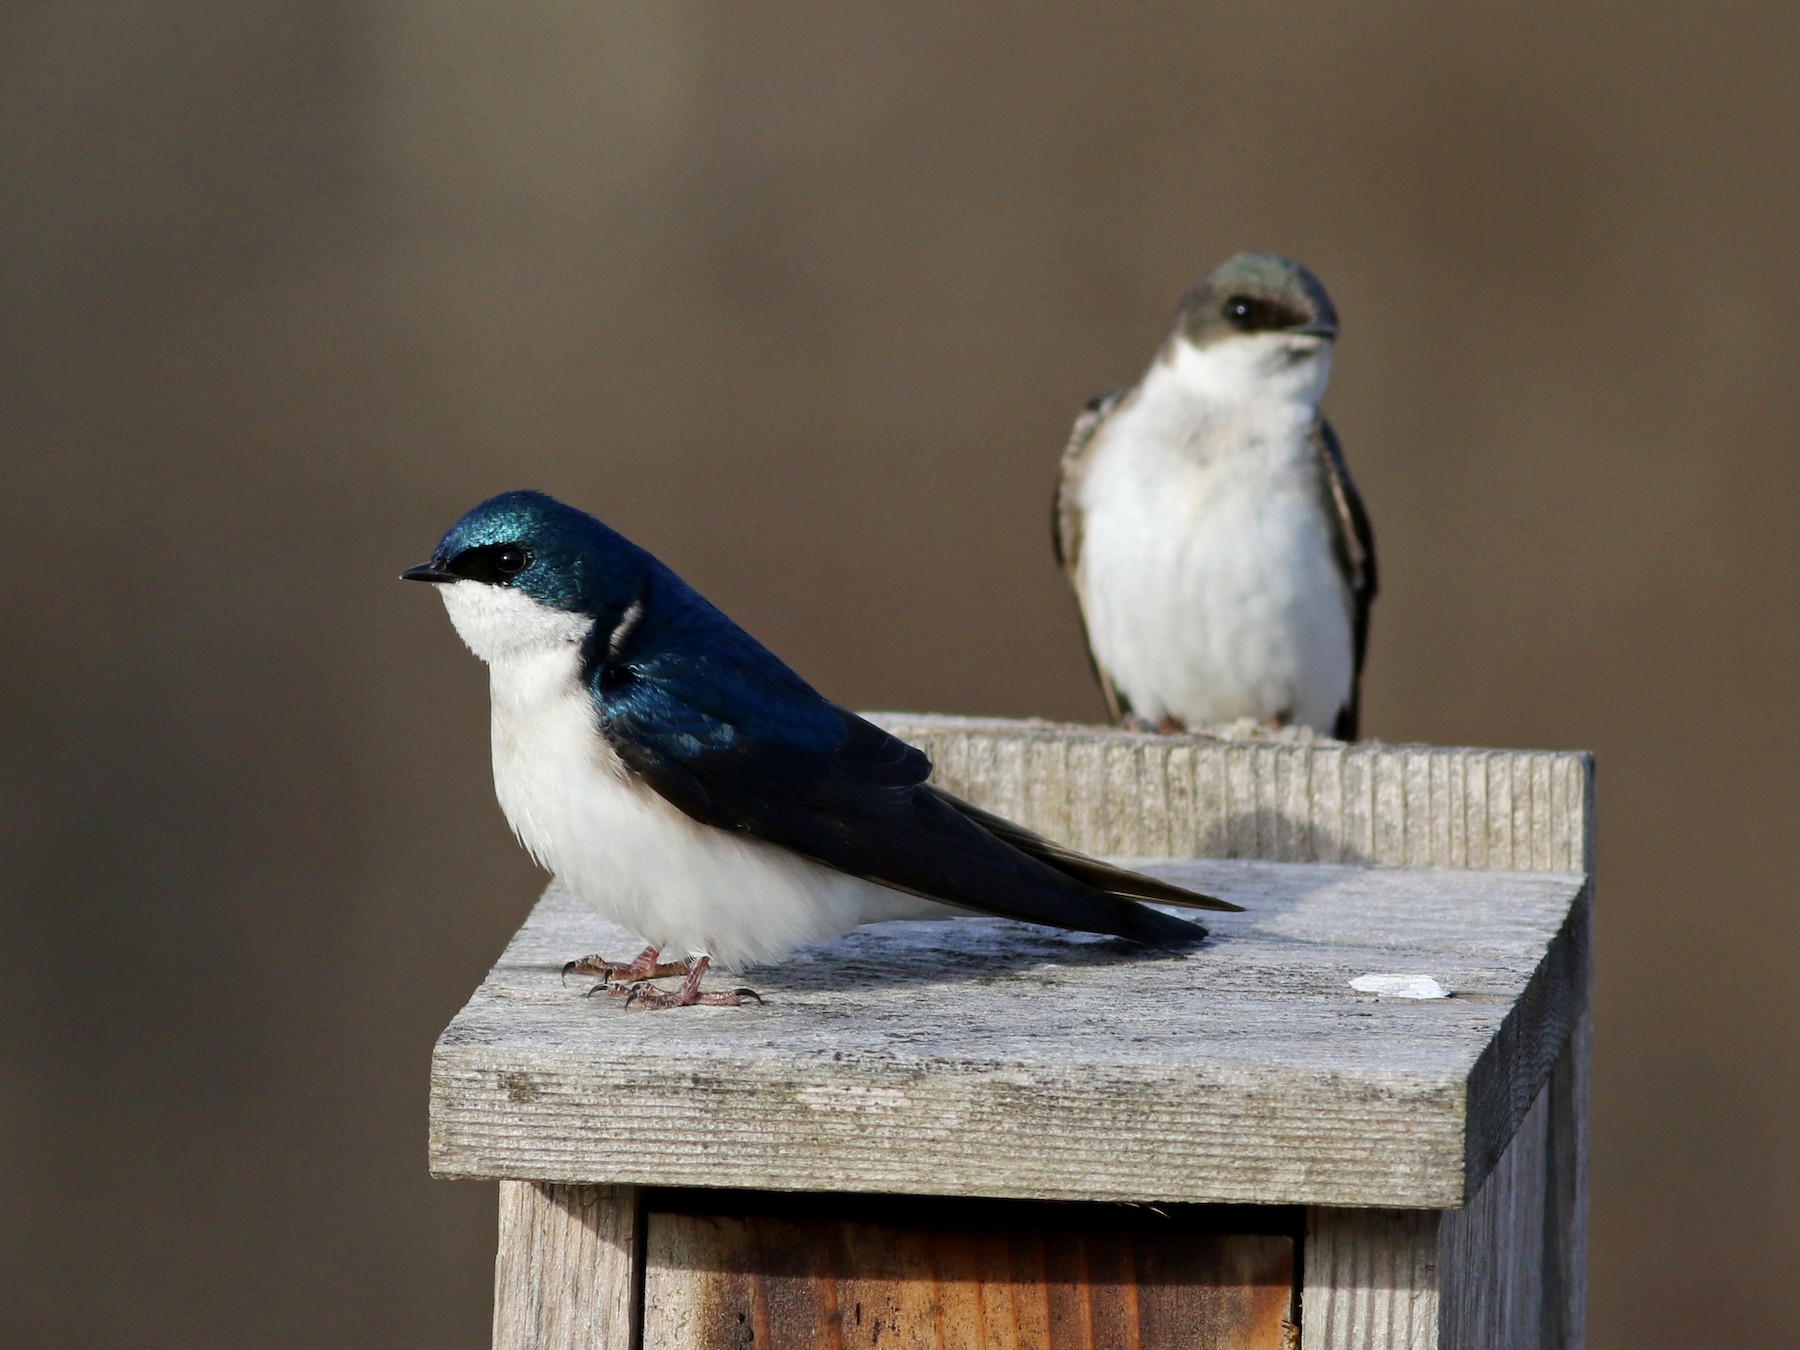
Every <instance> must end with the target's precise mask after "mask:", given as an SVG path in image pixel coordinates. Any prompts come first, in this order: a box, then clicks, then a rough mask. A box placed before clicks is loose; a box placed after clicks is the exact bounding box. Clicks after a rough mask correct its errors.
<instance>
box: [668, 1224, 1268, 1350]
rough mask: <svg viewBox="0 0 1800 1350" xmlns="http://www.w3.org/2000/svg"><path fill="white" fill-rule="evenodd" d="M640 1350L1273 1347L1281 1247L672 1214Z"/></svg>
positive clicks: (1253, 1241) (1173, 1237)
mask: <svg viewBox="0 0 1800 1350" xmlns="http://www.w3.org/2000/svg"><path fill="white" fill-rule="evenodd" d="M647 1233H648V1236H647V1240H646V1268H645V1294H644V1303H645V1309H646V1312H645V1321H644V1339H643V1344H644V1350H713V1348H714V1347H717V1350H739V1348H740V1347H742V1346H744V1345H761V1346H776V1347H780V1346H789V1345H792V1346H802V1345H807V1346H810V1345H829V1346H834V1347H841V1350H876V1347H880V1350H1074V1348H1076V1347H1079V1348H1080V1350H1095V1348H1096V1347H1102V1346H1105V1347H1112V1346H1136V1347H1138V1348H1139V1350H1175V1347H1184V1348H1185V1347H1188V1346H1195V1345H1204V1346H1208V1347H1216V1348H1217V1350H1286V1338H1285V1331H1284V1329H1285V1328H1286V1327H1287V1326H1288V1325H1289V1318H1290V1317H1291V1316H1292V1311H1293V1309H1292V1302H1293V1278H1294V1243H1293V1239H1292V1238H1290V1237H1283V1236H1276V1235H1266V1234H1256V1235H1220V1234H1213V1233H1186V1232H1183V1233H1158V1234H1147V1233H1135V1232H1132V1231H1130V1230H1123V1231H1121V1230H1116V1229H1105V1228H1102V1229H1098V1230H1095V1231H1082V1230H1081V1229H1079V1228H1076V1227H1017V1226H995V1227H987V1228H980V1227H965V1226H959V1225H951V1226H944V1227H938V1226H904V1225H895V1224H888V1223H883V1222H880V1221H879V1220H872V1221H866V1222H865V1221H852V1220H845V1219H839V1218H828V1217H809V1218H799V1219H796V1218H785V1217H771V1216H768V1215H737V1214H730V1213H723V1214H699V1215H696V1214H670V1213H658V1212H656V1211H654V1210H653V1211H652V1212H651V1214H650V1215H649V1219H648V1224H647Z"/></svg>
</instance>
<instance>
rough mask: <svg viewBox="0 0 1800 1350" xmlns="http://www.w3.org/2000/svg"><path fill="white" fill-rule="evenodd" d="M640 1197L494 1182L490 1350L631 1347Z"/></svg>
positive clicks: (615, 1189) (625, 1189)
mask: <svg viewBox="0 0 1800 1350" xmlns="http://www.w3.org/2000/svg"><path fill="white" fill-rule="evenodd" d="M638 1201H639V1192H638V1190H637V1188H636V1187H632V1186H556V1185H548V1184H543V1183H538V1182H530V1181H503V1182H501V1183H500V1245H499V1250H498V1252H497V1254H496V1256H495V1259H494V1346H495V1350H628V1347H633V1346H635V1345H636V1344H637V1340H636V1337H637V1327H638V1309H637V1306H636V1299H635V1293H636V1283H637V1282H636V1278H635V1262H636V1260H637V1257H638V1245H637V1244H638Z"/></svg>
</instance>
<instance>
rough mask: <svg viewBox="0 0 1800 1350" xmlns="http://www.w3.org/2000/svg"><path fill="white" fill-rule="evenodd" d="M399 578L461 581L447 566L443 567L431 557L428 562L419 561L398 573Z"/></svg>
mask: <svg viewBox="0 0 1800 1350" xmlns="http://www.w3.org/2000/svg"><path fill="white" fill-rule="evenodd" d="M400 580H402V581H436V582H439V583H442V582H446V581H461V580H462V578H461V577H459V576H457V575H456V573H454V572H452V571H451V570H450V569H449V568H447V567H445V566H444V564H443V563H442V562H440V561H439V560H438V559H436V558H433V559H432V560H431V561H430V562H428V563H420V564H419V565H418V566H417V567H409V568H407V569H406V570H405V571H404V572H402V573H401V574H400Z"/></svg>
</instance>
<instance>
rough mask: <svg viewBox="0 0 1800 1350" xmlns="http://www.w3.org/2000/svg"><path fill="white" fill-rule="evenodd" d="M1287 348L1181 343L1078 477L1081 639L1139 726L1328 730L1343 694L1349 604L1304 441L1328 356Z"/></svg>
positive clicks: (1349, 663)
mask: <svg viewBox="0 0 1800 1350" xmlns="http://www.w3.org/2000/svg"><path fill="white" fill-rule="evenodd" d="M1283 341H1291V340H1289V339H1282V338H1280V337H1277V336H1274V335H1271V336H1270V337H1267V338H1262V337H1259V338H1237V339H1230V340H1228V341H1226V342H1223V343H1219V344H1216V345H1215V346H1210V347H1207V348H1204V349H1199V350H1196V349H1195V348H1193V347H1192V346H1190V345H1189V344H1187V343H1185V342H1182V343H1178V344H1177V349H1176V351H1175V353H1174V355H1173V357H1172V359H1169V360H1165V361H1161V362H1159V363H1158V364H1157V365H1156V366H1155V367H1153V368H1152V370H1151V371H1150V373H1149V374H1148V375H1147V376H1146V377H1145V379H1144V383H1143V385H1142V387H1141V388H1140V389H1139V391H1138V394H1137V396H1136V397H1135V398H1134V399H1133V400H1132V401H1131V402H1130V403H1129V404H1127V405H1126V406H1125V407H1124V408H1122V409H1121V410H1120V412H1119V413H1118V414H1116V415H1115V416H1114V418H1113V419H1112V421H1111V422H1109V423H1108V424H1107V426H1106V427H1105V428H1103V429H1102V432H1101V439H1100V440H1099V441H1098V442H1097V443H1096V445H1095V447H1094V450H1093V455H1094V458H1093V462H1092V465H1091V467H1090V468H1089V470H1088V472H1087V474H1086V475H1085V477H1084V479H1083V481H1082V483H1081V487H1080V493H1081V505H1082V507H1083V509H1084V515H1083V522H1082V545H1081V555H1080V564H1079V572H1078V575H1077V578H1076V587H1077V591H1078V593H1079V595H1080V599H1081V605H1082V613H1083V617H1084V619H1085V620H1086V622H1087V627H1088V635H1089V640H1090V642H1091V643H1092V645H1093V648H1094V654H1095V656H1096V658H1097V659H1098V660H1099V662H1100V664H1101V666H1102V667H1103V668H1104V669H1105V670H1106V671H1107V672H1108V673H1109V674H1110V675H1111V677H1112V678H1113V680H1114V681H1115V683H1117V685H1118V686H1119V689H1120V690H1121V692H1123V694H1124V695H1125V697H1126V698H1127V699H1128V700H1129V701H1130V703H1131V706H1132V709H1133V710H1134V711H1135V712H1136V713H1138V714H1139V715H1140V716H1142V717H1145V718H1148V719H1149V720H1151V721H1160V720H1162V719H1163V718H1165V717H1173V718H1175V719H1177V720H1179V721H1181V722H1182V723H1184V724H1186V725H1190V726H1197V725H1204V724H1208V723H1217V722H1225V721H1231V720H1233V719H1235V718H1239V717H1253V718H1256V719H1258V720H1260V721H1272V720H1275V719H1277V718H1285V719H1286V720H1288V721H1291V722H1297V723H1301V724H1304V725H1306V726H1309V727H1312V728H1313V729H1314V730H1317V731H1321V732H1327V733H1329V732H1330V730H1331V728H1332V724H1333V722H1334V721H1335V719H1336V717H1337V714H1338V711H1339V710H1340V709H1341V708H1342V707H1343V706H1344V704H1345V702H1346V701H1347V700H1348V698H1349V696H1350V689H1351V681H1352V678H1353V655H1352V646H1351V644H1352V634H1351V597H1350V594H1349V590H1348V587H1347V586H1346V585H1345V582H1344V580H1343V578H1342V576H1341V575H1340V573H1339V570H1338V567H1337V563H1336V560H1335V558H1334V556H1333V553H1332V537H1331V531H1330V525H1329V521H1328V520H1327V517H1326V515H1325V511H1324V508H1323V505H1322V497H1321V492H1320V481H1319V478H1318V473H1319V470H1318V466H1317V463H1316V461H1315V459H1314V456H1313V452H1312V448H1311V445H1310V443H1309V437H1310V434H1311V430H1312V425H1313V419H1314V417H1315V416H1316V411H1315V410H1316V406H1317V397H1318V391H1319V389H1320V388H1321V387H1322V385H1323V378H1324V374H1323V366H1324V362H1325V361H1326V359H1328V358H1327V356H1326V354H1325V352H1324V351H1319V352H1318V354H1317V355H1316V356H1314V357H1311V358H1309V359H1307V360H1302V361H1295V360H1293V359H1292V357H1291V355H1290V353H1288V352H1285V351H1283V350H1282V349H1281V348H1280V347H1279V346H1278V345H1277V344H1279V343H1281V342H1283ZM1259 344H1260V345H1259Z"/></svg>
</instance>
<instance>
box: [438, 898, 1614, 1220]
mask: <svg viewBox="0 0 1800 1350" xmlns="http://www.w3.org/2000/svg"><path fill="white" fill-rule="evenodd" d="M1158 870H1160V871H1162V872H1163V873H1164V874H1165V875H1169V876H1172V877H1176V878H1178V879H1182V880H1185V881H1187V882H1188V883H1189V884H1193V885H1197V886H1200V887H1202V888H1205V889H1209V890H1213V891H1215V892H1216V893H1219V894H1223V895H1225V896H1227V897H1229V898H1233V899H1236V900H1238V901H1240V902H1242V903H1243V904H1245V905H1246V906H1247V907H1248V912H1246V913H1244V914H1241V915H1240V914H1226V915H1216V916H1208V922H1209V923H1213V924H1214V928H1215V934H1216V937H1215V940H1214V941H1213V942H1211V943H1209V944H1208V945H1207V946H1205V947H1203V948H1201V949H1199V950H1198V951H1194V952H1191V953H1184V954H1145V953H1142V952H1136V951H1133V950H1131V949H1129V948H1126V947H1124V946H1122V945H1121V944H1118V943H1115V942H1113V941H1111V940H1108V939H1098V938H1085V937H1079V936H1071V935H1067V934H1061V933H1055V932H1050V931H1047V930H1042V929H1035V928H1030V927H1027V926H1025V925H1019V924H1010V923H1006V922H1003V921H999V920H959V921H954V922H948V923H939V924H890V925H876V926H873V927H870V928H867V929H864V930H862V931H860V932H858V933H856V934H853V935H851V936H850V937H848V938H845V939H843V940H841V941H839V942H836V943H831V944H827V945H824V946H820V947H817V948H812V949H808V950H807V951H804V952H801V953H798V954H796V955H795V956H794V957H792V958H790V959H788V960H787V961H785V962H783V963H780V964H778V965H776V966H772V967H769V968H767V969H763V970H757V971H753V972H750V973H749V974H748V976H747V978H748V979H749V981H750V982H751V983H753V984H754V985H755V986H756V987H758V988H759V989H761V990H762V991H763V993H764V994H765V995H766V996H767V997H768V999H769V1002H768V1004H767V1005H766V1006H765V1007H762V1008H737V1009H719V1010H714V1009H694V1010H690V1011H684V1012H682V1013H680V1014H645V1013H641V1012H635V1011H630V1010H627V1009H624V1008H622V1007H620V1006H618V1005H617V1003H616V1002H615V1001H614V1000H611V999H607V998H604V997H602V998H595V999H587V998H583V997H582V994H581V990H580V989H579V988H565V987H564V986H563V985H562V983H561V980H560V976H559V972H560V969H561V966H562V963H563V962H564V961H566V960H568V959H569V957H570V956H571V955H578V954H582V953H585V952H588V951H593V950H611V949H617V950H619V951H620V952H622V953H623V952H626V951H628V950H630V949H632V948H633V947H634V945H635V944H634V942H633V940H632V939H631V938H630V937H629V936H628V935H625V934H623V933H620V932H618V931H616V930H613V931H608V930H607V929H606V928H605V927H604V926H603V925H601V924H599V923H598V922H597V921H596V920H595V919H594V917H593V916H592V914H591V913H590V912H589V911H587V910H586V909H585V908H583V907H582V906H580V905H579V904H577V903H575V902H573V901H571V900H569V899H568V898H566V897H563V896H561V895H560V894H558V893H555V892H553V893H552V894H551V895H550V896H548V897H547V898H546V899H545V900H544V901H543V902H542V903H541V904H540V905H539V907H538V909H537V910H536V912H535V913H534V914H533V916H532V918H531V920H530V921H529V922H528V923H527V924H526V925H525V927H524V928H523V929H522V930H521V931H520V933H519V935H518V936H517V938H516V939H515V940H514V942H513V944H512V946H511V947H510V948H509V950H508V952H507V954H506V955H505V957H503V958H502V960H501V961H500V963H499V964H498V965H497V966H496V967H495V969H494V971H493V973H492V974H491V976H490V977H489V979H488V981H487V982H486V983H485V984H484V985H483V986H482V988H481V990H480V991H478V993H477V994H476V996H475V998H474V999H473V1000H472V1001H471V1003H470V1005H469V1006H468V1008H466V1009H465V1010H464V1011H463V1013H462V1014H461V1015H459V1016H458V1018H457V1019H456V1021H455V1022H454V1023H453V1024H452V1026H451V1027H450V1029H449V1030H448V1031H447V1032H446V1033H445V1035H444V1037H443V1039H442V1040H441V1041H440V1043H439V1046H438V1050H437V1053H436V1056H435V1060H434V1076H433V1094H432V1155H431V1156H432V1165H433V1168H434V1170H436V1171H437V1172H438V1173H439V1174H440V1175H446V1176H485V1177H531V1178H548V1179H556V1180H561V1181H571V1182H633V1183H642V1184H656V1185H701V1186H741V1187H749V1188H756V1189H789V1190H836V1191H889V1192H903V1193H915V1194H944V1195H988V1196H1020V1197H1042V1198H1057V1199H1070V1200H1118V1199H1125V1200H1152V1201H1154V1200H1165V1201H1253V1202H1259V1203H1306V1204H1343V1205H1369V1204H1385V1205H1407V1206H1414V1205H1417V1206H1450V1205H1456V1204H1460V1203H1462V1201H1463V1200H1464V1198H1465V1196H1466V1195H1468V1194H1469V1193H1470V1192H1471V1191H1472V1190H1473V1188H1474V1187H1475V1186H1476V1185H1478V1184H1479V1183H1480V1181H1481V1179H1482V1177H1483V1176H1484V1175H1485V1173H1486V1170H1487V1169H1488V1168H1489V1167H1491V1166H1492V1163H1493V1159H1494V1157H1495V1156H1497V1154H1498V1151H1499V1143H1500V1142H1502V1141H1503V1140H1504V1139H1505V1138H1506V1137H1508V1136H1509V1135H1510V1133H1511V1130H1512V1127H1513V1126H1514V1125H1516V1123H1517V1120H1518V1118H1519V1117H1520V1116H1522V1115H1523V1113H1524V1110H1525V1108H1526V1107H1527V1106H1528V1105H1529V1104H1530V1101H1531V1098H1532V1096H1533V1095H1534V1092H1533V1081H1532V1080H1533V1079H1534V1078H1535V1079H1536V1080H1537V1082H1538V1083H1539V1084H1541V1081H1542V1080H1543V1078H1544V1077H1546V1076H1547V1075H1548V1073H1549V1071H1550V1067H1551V1063H1552V1062H1553V1060H1554V1057H1555V1054H1554V1047H1556V1046H1559V1045H1560V1044H1561V1042H1562V1041H1563V1040H1564V1039H1565V1038H1566V1036H1567V1033H1568V1029H1569V1027H1570V1025H1571V1024H1572V1021H1573V1016H1574V1014H1575V1012H1576V1010H1577V1007H1578V1002H1577V1001H1576V1000H1575V999H1574V998H1573V996H1572V991H1573V990H1574V989H1576V988H1577V987H1578V986H1579V985H1580V984H1581V977H1580V976H1579V971H1580V969H1581V968H1582V963H1583V962H1585V959H1586V957H1585V951H1586V948H1585V944H1584V943H1582V942H1579V941H1577V932H1580V933H1584V932H1585V928H1582V927H1580V924H1581V923H1582V922H1584V919H1583V918H1582V916H1583V915H1584V913H1585V911H1584V910H1582V908H1581V905H1582V900H1581V897H1582V895H1583V883H1582V881H1581V880H1580V879H1578V878H1574V877H1568V876H1558V875H1554V874H1550V875H1546V874H1533V873H1505V874H1501V873H1481V872H1470V871H1459V870H1435V871H1433V870H1414V869H1408V870H1399V869H1384V868H1374V869H1371V868H1361V867H1344V866H1326V865H1316V864H1315V865H1302V864H1292V865H1280V864H1268V863H1245V862H1193V863H1183V864H1173V863H1172V864H1164V865H1160V866H1159V868H1158ZM1215 920H1216V922H1215ZM1391 972H1400V973H1411V974H1425V975H1430V976H1433V977H1434V978H1436V979H1438V980H1439V981H1440V982H1441V983H1443V984H1445V985H1446V986H1447V987H1449V988H1450V989H1452V990H1453V991H1454V992H1455V995H1456V996H1455V997H1453V998H1449V999H1442V1000H1436V1001H1432V1002H1426V1003H1416V1002H1406V1001H1393V1000H1384V999H1378V998H1375V997H1372V996H1370V995H1365V994H1359V993H1357V992H1355V991H1354V990H1352V989H1351V988H1350V984H1349V982H1350V980H1351V979H1353V978H1355V977H1357V976H1360V975H1364V974H1369V973H1391ZM1478 1068H1479V1072H1477V1069H1478ZM1472 1139H1475V1140H1476V1141H1477V1142H1476V1143H1471V1140H1472Z"/></svg>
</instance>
